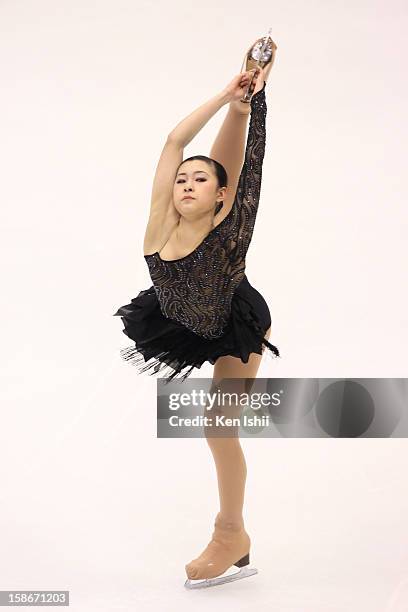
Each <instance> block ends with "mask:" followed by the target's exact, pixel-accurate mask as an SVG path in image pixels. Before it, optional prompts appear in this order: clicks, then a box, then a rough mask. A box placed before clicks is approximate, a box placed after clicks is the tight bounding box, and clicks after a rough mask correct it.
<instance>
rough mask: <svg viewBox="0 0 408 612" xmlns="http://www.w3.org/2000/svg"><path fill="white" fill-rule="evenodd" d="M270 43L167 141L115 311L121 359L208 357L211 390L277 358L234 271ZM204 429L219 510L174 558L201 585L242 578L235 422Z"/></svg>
mask: <svg viewBox="0 0 408 612" xmlns="http://www.w3.org/2000/svg"><path fill="white" fill-rule="evenodd" d="M276 48H277V47H276V45H275V43H274V42H273V41H272V39H271V38H270V37H264V38H261V39H259V40H258V41H256V43H255V44H254V45H252V46H251V48H250V50H249V52H248V53H247V54H246V58H245V60H246V66H245V68H246V69H245V70H244V71H242V72H241V73H240V74H238V75H237V76H236V77H234V79H233V80H232V81H231V82H230V83H229V85H228V86H227V87H226V88H225V89H224V90H222V91H221V92H220V93H219V94H217V95H216V96H214V97H213V98H211V99H210V100H209V101H207V102H206V103H205V104H203V105H202V106H200V107H199V108H198V109H196V110H195V111H194V112H193V113H191V114H190V115H188V116H187V117H186V118H185V119H184V120H183V121H181V122H180V123H179V124H178V125H177V126H176V127H175V129H174V130H173V131H172V132H171V133H170V134H169V136H168V137H167V141H166V144H165V146H164V148H163V151H162V153H161V157H160V159H159V163H158V166H157V168H156V173H155V177H154V182H153V189H152V196H151V207H150V216H149V220H148V224H147V228H146V233H145V237H144V245H143V248H144V257H145V261H146V264H147V266H148V269H149V273H150V276H151V279H152V282H153V285H152V286H151V287H150V288H149V289H145V290H143V291H141V292H140V293H139V295H138V296H137V297H136V298H134V299H133V300H131V303H130V304H127V305H125V306H122V307H121V308H119V310H118V311H117V312H116V313H115V315H118V316H121V317H122V321H123V324H124V330H123V332H124V333H125V334H126V335H127V336H128V337H129V338H131V339H132V340H133V341H134V343H135V344H134V345H132V346H131V347H128V348H126V349H122V351H121V354H122V357H123V358H124V359H125V360H127V361H129V362H130V363H132V364H133V365H136V366H137V367H138V368H139V372H149V373H157V372H161V371H163V370H166V368H167V371H170V376H169V377H168V380H171V379H173V378H177V377H179V378H181V379H182V380H183V379H184V378H186V376H188V375H189V374H190V373H191V371H192V370H193V369H194V368H195V367H197V368H200V367H201V365H202V364H203V363H204V362H205V361H208V362H210V363H212V364H214V372H213V387H216V386H218V388H219V385H220V384H221V382H222V381H223V380H229V379H242V382H243V388H242V391H245V392H249V388H250V386H251V379H254V378H255V377H256V375H257V372H258V368H259V365H260V361H261V359H262V355H263V351H264V349H265V347H267V348H268V349H269V350H270V351H271V353H272V354H273V355H274V356H276V357H279V351H278V349H277V348H276V346H274V345H273V344H271V343H270V342H269V340H268V339H269V337H270V334H271V316H270V312H269V308H268V305H267V303H266V301H265V300H264V298H263V297H262V295H261V294H260V293H259V292H258V291H257V290H256V289H255V288H254V287H252V286H251V285H250V283H249V281H248V279H247V277H246V275H245V256H246V253H247V250H248V247H249V244H250V241H251V239H252V234H253V230H254V225H255V219H256V215H257V211H258V205H259V200H260V189H261V177H262V164H263V158H264V152H265V142H266V110H267V108H266V98H265V87H266V78H267V76H268V73H269V71H270V69H271V67H272V64H273V60H274V56H275V51H276ZM257 52H258V56H257ZM243 100H245V101H243ZM227 103H228V104H229V110H228V113H227V115H226V117H225V119H224V122H223V124H222V126H221V128H220V131H219V133H218V135H217V138H216V139H215V142H214V144H213V146H212V149H211V152H210V156H209V157H206V156H202V155H197V156H194V157H190V158H188V159H186V160H184V161H183V151H184V147H185V146H186V145H187V144H188V143H189V142H190V141H191V140H192V139H193V138H194V136H195V135H196V134H197V133H198V132H199V131H200V130H201V128H202V127H203V126H204V125H205V124H206V123H207V122H208V120H209V119H210V118H211V117H212V116H213V115H214V114H215V113H216V112H217V111H218V110H219V109H220V108H221V107H222V106H224V105H225V104H227ZM248 118H250V121H249V131H248V137H247V139H246V138H245V137H246V130H247V123H248ZM242 162H243V164H242ZM183 371H184V372H183ZM246 381H249V388H248V384H247V382H246ZM234 390H235V391H236V390H237V389H236V387H234ZM218 410H219V411H220V412H221V408H220V407H218ZM225 411H226V408H225V407H222V412H223V413H224V414H226V412H225ZM234 412H235V413H236V414H235V416H236V415H237V414H238V415H239V408H238V407H232V408H231V412H230V413H229V414H228V415H227V416H231V415H232V413H234ZM224 432H225V429H224ZM205 433H206V439H207V442H208V444H209V446H210V449H211V452H212V454H213V457H214V460H215V464H216V469H217V477H218V485H219V496H220V511H219V513H218V514H217V517H216V519H215V523H214V532H213V535H212V539H211V541H210V543H209V544H208V546H207V547H206V549H205V550H204V551H203V552H202V553H201V555H199V557H197V558H196V559H194V560H193V561H191V562H190V563H188V564H187V565H186V573H187V577H188V580H187V582H186V586H188V587H191V586H193V583H192V581H193V580H200V579H204V581H203V583H202V584H203V585H205V586H211V585H212V584H214V583H215V584H217V583H219V582H216V581H215V582H214V581H211V580H208V579H212V578H214V577H216V576H220V574H222V573H224V572H225V571H226V570H227V569H228V568H229V567H231V566H232V565H236V566H237V567H240V568H243V570H240V573H241V574H242V577H244V575H245V572H244V570H248V564H249V549H250V538H249V536H248V534H247V532H246V530H245V528H244V521H243V512H242V511H243V503H244V489H245V480H246V463H245V458H244V455H243V452H242V448H241V445H240V442H239V438H238V436H237V435H236V433H237V428H234V427H231V428H229V433H228V437H222V438H221V437H219V434H218V433H217V432H215V430H214V429H213V428H212V427H206V428H205ZM223 435H225V433H223ZM255 571H256V570H253V572H255ZM237 573H238V572H237ZM224 581H227V580H224ZM199 584H200V585H201V583H199Z"/></svg>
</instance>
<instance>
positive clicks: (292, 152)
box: [0, 0, 408, 612]
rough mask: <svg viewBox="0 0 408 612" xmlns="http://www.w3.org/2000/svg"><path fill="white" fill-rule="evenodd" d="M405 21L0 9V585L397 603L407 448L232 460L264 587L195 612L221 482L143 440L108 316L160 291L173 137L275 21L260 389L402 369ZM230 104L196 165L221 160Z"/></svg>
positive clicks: (150, 395)
mask: <svg viewBox="0 0 408 612" xmlns="http://www.w3.org/2000/svg"><path fill="white" fill-rule="evenodd" d="M407 26H408V9H407V5H406V3H404V2H402V1H396V0H393V1H391V2H385V1H383V2H368V1H363V0H357V1H353V2H346V3H345V2H340V1H333V2H324V1H322V0H321V1H317V2H314V3H310V2H299V1H297V2H289V3H288V2H284V1H283V0H281V1H277V2H274V3H272V4H271V3H270V2H266V0H261V1H260V2H258V3H256V5H251V4H248V2H232V1H228V2H222V3H220V2H214V1H208V2H205V3H198V4H197V3H190V2H188V1H183V2H181V1H179V0H177V1H176V2H163V0H156V1H155V2H140V1H138V2H131V1H130V0H129V1H127V2H126V1H116V2H107V1H103V2H101V1H99V2H92V1H90V0H81V2H79V1H78V0H71V1H70V2H67V1H62V2H52V1H50V0H48V1H46V0H42V1H41V0H40V1H37V2H34V1H29V0H26V1H17V2H10V1H6V0H3V1H2V2H1V3H0V50H1V57H2V61H1V62H0V77H1V85H2V94H1V97H0V128H1V139H0V163H1V170H2V172H1V175H2V180H1V182H0V190H1V192H0V193H1V200H2V207H1V211H2V212H1V230H2V231H1V249H2V253H1V262H2V296H3V299H2V312H1V323H2V342H1V349H2V364H1V366H2V367H1V370H2V408H1V410H2V420H1V428H0V448H1V457H0V459H1V461H0V474H1V493H0V497H1V498H2V499H0V508H1V510H0V512H1V514H0V518H1V531H2V547H1V548H2V553H1V557H0V563H1V566H0V575H1V576H2V579H1V586H0V590H1V589H3V590H6V589H31V588H33V589H34V588H35V589H70V591H71V607H72V608H73V609H75V610H87V611H89V610H93V609H95V610H102V609H106V610H108V609H109V610H111V609H112V608H115V609H131V608H133V607H134V606H137V609H140V610H157V609H161V610H174V609H176V605H177V609H179V608H180V609H183V606H185V607H186V609H187V607H190V605H195V606H197V609H201V607H200V606H202V609H204V608H205V609H207V606H208V603H209V602H211V605H213V606H215V607H217V606H219V609H222V610H225V609H233V606H234V609H236V608H235V605H236V597H237V594H239V596H240V597H242V609H246V607H245V606H247V607H248V609H249V607H250V608H251V609H252V608H254V607H256V609H258V610H262V609H268V610H272V609H275V607H274V606H276V610H279V612H280V611H281V610H293V611H296V612H299V610H302V612H316V611H318V610H319V611H320V610H322V611H323V610H324V611H325V612H326V611H328V610H330V611H331V610H336V611H342V612H343V611H344V612H345V611H346V610H347V611H353V612H354V610H359V612H360V611H362V610H364V611H365V610H367V611H370V612H376V611H377V610H378V611H381V612H385V611H387V612H390V611H392V612H400V611H402V610H406V608H407V607H408V555H407V552H406V551H407V543H408V542H407V535H406V533H407V532H406V525H405V521H403V518H402V517H403V516H404V510H405V513H406V510H407V505H408V496H407V485H406V469H407V467H408V466H407V463H408V462H407V445H406V442H405V440H402V439H401V440H361V441H357V440H330V441H329V440H325V441H319V442H317V441H314V440H296V439H294V440H286V441H283V440H282V441H280V440H279V441H278V440H262V441H261V440H257V441H256V442H255V441H254V442H253V443H252V441H251V442H246V441H244V442H243V445H244V446H245V448H246V456H247V461H248V484H247V497H246V499H247V501H246V509H245V513H246V514H245V516H246V522H247V528H248V531H249V533H250V534H251V537H252V539H253V549H254V564H255V565H256V566H257V567H258V569H259V571H260V573H259V575H258V576H257V577H256V578H253V579H252V578H251V580H248V581H242V583H235V585H227V586H226V587H225V588H223V587H222V589H223V590H221V591H220V590H216V589H214V590H213V591H212V592H211V594H210V593H205V594H201V595H200V596H199V597H195V595H196V593H194V604H193V602H190V596H191V594H190V593H189V594H186V593H185V592H184V590H183V589H182V584H183V582H184V579H185V575H184V564H185V563H187V562H188V561H190V560H191V559H192V558H194V557H195V556H197V554H198V553H199V552H201V550H202V549H203V548H204V546H205V545H206V544H207V542H208V540H209V537H210V535H211V529H212V521H213V518H214V517H215V513H216V511H217V504H218V499H217V490H216V476H215V468H214V466H213V464H212V458H211V457H210V453H209V450H208V448H207V446H206V443H205V441H204V440H178V441H176V440H169V441H167V440H157V439H156V429H155V418H156V413H155V410H156V380H155V379H154V378H153V377H147V376H146V375H144V376H137V374H136V370H135V369H134V368H132V367H131V366H129V365H127V364H125V363H123V362H122V361H121V360H120V357H119V348H120V347H121V346H124V345H128V344H129V341H128V339H127V338H126V337H125V336H124V335H123V333H122V324H121V321H120V319H119V318H118V317H113V313H114V312H115V311H116V310H117V308H118V307H119V306H121V305H122V304H126V303H128V302H129V301H130V299H131V298H132V297H135V296H136V295H137V294H138V293H139V291H140V290H141V289H144V288H147V287H148V286H150V285H151V281H150V278H149V275H148V269H147V266H146V264H145V262H144V259H143V250H142V242H143V235H144V229H145V224H146V222H147V217H148V209H149V203H150V202H149V200H150V192H151V183H152V179H153V175H154V170H155V167H156V164H157V160H158V157H159V155H160V152H161V149H162V146H163V144H164V140H165V137H166V136H167V134H168V132H169V131H170V130H171V129H173V128H174V126H175V125H176V124H177V123H178V122H179V121H180V120H181V119H182V118H184V117H185V116H186V115H187V114H189V113H190V112H192V110H194V109H195V108H197V107H198V106H199V105H201V104H202V103H203V102H204V101H206V100H207V99H209V98H210V97H212V96H213V95H215V94H216V93H217V92H218V91H219V90H221V89H222V88H223V87H224V86H225V85H226V84H227V83H228V82H229V81H230V80H231V78H232V77H233V76H234V75H235V74H237V73H238V72H239V71H240V68H241V64H242V59H243V55H244V53H245V51H246V49H247V48H248V47H249V45H250V44H251V43H252V42H253V41H254V40H256V38H258V37H259V36H262V35H265V34H266V32H267V29H268V28H269V27H272V37H273V39H274V41H275V42H276V44H277V45H278V50H277V55H276V60H275V64H274V66H273V69H272V72H271V74H270V77H269V79H268V84H267V104H268V117H267V145H266V154H265V161H264V171H263V183H262V193H261V203H260V208H259V213H258V217H257V224H256V228H255V232H254V237H253V240H252V243H251V246H250V249H249V253H248V257H247V276H248V279H249V281H250V283H251V284H253V285H254V286H255V288H257V289H258V290H259V291H260V292H261V293H262V294H263V295H264V297H265V299H266V300H267V302H268V305H269V308H270V311H271V316H272V334H271V338H270V340H271V342H273V343H274V344H276V345H277V346H278V347H279V349H280V352H281V355H282V358H281V359H277V360H271V359H265V360H264V362H263V363H262V365H261V368H260V370H259V374H258V375H259V376H265V377H266V376H270V377H295V376H299V377H306V376H317V377H326V376H328V377H345V376H353V377H388V376H390V377H404V376H406V362H407V359H406V346H407V343H408V314H407V313H408V294H407V281H406V264H407V246H406V233H407V227H408V211H407V204H406V202H407V195H408V194H407V184H406V181H405V180H404V178H405V174H404V170H405V166H406V159H407V151H406V149H407V137H408V134H407V131H408V130H407V121H406V110H404V109H406V107H407V103H408V100H407V97H408V96H407V93H408V92H407V84H406V73H407V42H406V41H407V38H406V31H407ZM226 110H227V109H226V107H225V108H223V109H221V111H220V112H219V113H218V114H217V115H216V116H214V117H213V118H212V119H211V120H210V122H209V123H208V124H207V125H206V126H205V127H204V128H203V130H202V131H201V132H200V133H199V134H198V135H197V137H196V138H195V139H194V140H193V141H192V142H191V143H190V144H189V146H188V147H187V148H186V150H185V156H186V157H187V156H189V155H193V154H196V153H202V154H207V155H208V154H209V151H210V148H211V144H212V142H213V139H214V138H215V136H216V133H217V129H218V127H219V126H220V125H221V122H222V119H223V117H224V114H225V112H226ZM211 372H212V366H210V364H206V366H203V368H201V370H200V371H198V370H195V371H194V374H193V375H194V376H197V377H198V376H206V377H207V376H208V377H209V376H211ZM169 457H171V459H172V462H171V463H169V461H168V458H169ZM265 466H268V468H267V469H265ZM335 551H336V552H335ZM373 576H375V582H374V581H373V580H374V579H373ZM251 581H252V582H251ZM244 583H245V586H244ZM236 585H239V586H236ZM99 588H100V589H101V591H100V592H99V593H98V592H97V591H98V589H99ZM214 591H216V594H215V593H214ZM234 602H235V603H234ZM404 605H405V607H404Z"/></svg>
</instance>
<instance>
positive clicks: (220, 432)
mask: <svg viewBox="0 0 408 612" xmlns="http://www.w3.org/2000/svg"><path fill="white" fill-rule="evenodd" d="M270 333H271V328H270V327H269V328H268V329H267V331H266V332H265V338H266V339H267V340H268V339H269V336H270ZM264 350H265V345H262V355H258V353H251V354H250V355H249V358H248V362H247V363H243V362H242V361H241V359H239V357H232V356H230V355H225V356H224V357H219V358H218V359H217V361H216V362H215V364H214V372H213V379H212V385H211V392H212V393H214V392H216V391H217V390H218V391H221V392H222V393H226V394H228V396H230V394H232V397H233V396H234V394H235V393H236V394H238V395H239V394H241V393H250V392H251V389H252V386H253V381H254V379H255V378H256V375H257V372H258V369H259V366H260V363H261V360H262V357H263V353H264ZM230 379H242V380H238V381H237V380H230ZM223 381H224V382H223ZM241 412H242V406H240V405H239V404H234V402H232V403H229V402H228V401H226V402H225V403H224V402H223V403H222V404H219V403H218V402H215V403H214V405H213V406H212V408H211V416H212V417H213V418H214V419H215V418H216V417H217V416H218V417H219V416H224V417H227V418H234V417H237V418H239V417H240V415H241ZM204 414H205V415H207V416H208V415H209V413H207V411H206V409H205V410H204ZM204 431H205V436H206V438H207V441H208V442H209V444H210V445H211V444H215V441H214V442H212V440H213V438H222V439H226V438H236V437H238V431H239V427H238V426H236V425H231V426H228V427H217V426H215V424H214V422H212V424H210V425H208V426H205V427H204Z"/></svg>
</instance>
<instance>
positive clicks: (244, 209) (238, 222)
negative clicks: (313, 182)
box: [222, 82, 267, 264]
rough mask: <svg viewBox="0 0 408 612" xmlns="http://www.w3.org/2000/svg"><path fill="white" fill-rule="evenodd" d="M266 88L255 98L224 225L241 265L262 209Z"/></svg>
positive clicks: (236, 260) (233, 251) (223, 228)
mask: <svg viewBox="0 0 408 612" xmlns="http://www.w3.org/2000/svg"><path fill="white" fill-rule="evenodd" d="M265 85H266V83H265V82H264V85H263V88H262V89H260V90H259V91H258V92H257V93H255V94H254V95H253V96H252V98H251V102H250V105H251V115H250V121H249V130H248V137H247V144H246V149H245V159H244V164H243V166H242V170H241V173H240V176H239V181H238V188H237V192H236V195H235V200H234V204H233V206H232V212H231V215H230V216H229V222H227V221H226V222H225V223H224V224H223V226H222V230H223V232H224V233H225V236H226V237H228V240H229V241H230V245H231V247H230V248H231V255H232V256H233V257H234V259H235V263H237V264H240V263H241V262H242V261H243V260H244V259H245V255H246V252H247V250H248V247H249V244H250V242H251V239H252V234H253V230H254V226H255V219H256V215H257V212H258V206H259V199H260V192H261V181H262V164H263V160H264V155H265V144H266V112H267V106H266V99H265Z"/></svg>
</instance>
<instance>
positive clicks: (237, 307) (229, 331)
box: [113, 287, 280, 382]
mask: <svg viewBox="0 0 408 612" xmlns="http://www.w3.org/2000/svg"><path fill="white" fill-rule="evenodd" d="M113 316H120V317H121V318H122V322H123V325H124V329H123V333H124V334H125V335H126V336H128V337H129V338H130V339H131V340H133V342H134V345H132V346H128V347H125V348H122V349H120V355H121V357H122V359H123V360H124V361H126V362H128V363H130V364H131V365H133V366H135V367H137V368H138V373H139V374H141V373H145V372H147V373H148V374H150V375H156V374H162V373H163V374H164V375H165V377H166V378H167V381H168V382H170V381H171V380H173V379H174V378H176V379H180V380H185V379H186V378H187V377H188V376H189V375H190V374H191V372H192V370H193V369H194V368H201V366H202V365H203V363H205V362H206V361H208V362H209V363H211V364H215V362H216V360H217V359H218V358H219V357H223V356H225V355H231V356H233V357H238V358H240V359H241V361H242V362H243V363H247V362H248V359H249V355H250V354H251V353H258V354H259V355H262V349H263V346H262V345H265V346H266V347H267V348H268V349H269V351H270V352H271V355H272V356H273V357H280V354H279V350H278V349H277V347H276V346H274V345H273V344H271V343H270V342H269V341H268V340H267V338H265V337H264V334H265V332H266V329H263V328H262V327H261V325H260V321H259V317H258V316H257V314H256V311H255V310H254V308H253V307H252V305H251V304H250V302H249V301H248V300H246V299H245V297H243V296H242V295H241V294H240V293H239V292H235V293H234V296H233V298H232V302H231V315H230V319H229V322H228V325H227V328H226V330H225V332H224V334H223V335H222V336H220V337H219V338H214V339H207V338H203V337H202V336H199V335H198V334H196V333H194V332H192V331H190V330H189V329H188V328H186V327H185V326H184V325H182V324H181V323H179V322H178V321H175V320H173V319H169V318H167V317H165V316H164V315H163V314H162V312H161V310H160V305H159V301H158V299H157V295H156V292H155V290H154V287H150V288H149V289H145V290H143V291H141V292H140V293H139V294H138V296H137V297H135V298H133V299H132V300H131V302H130V304H127V305H125V306H121V307H120V308H119V309H118V310H117V312H115V314H114V315H113Z"/></svg>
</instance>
